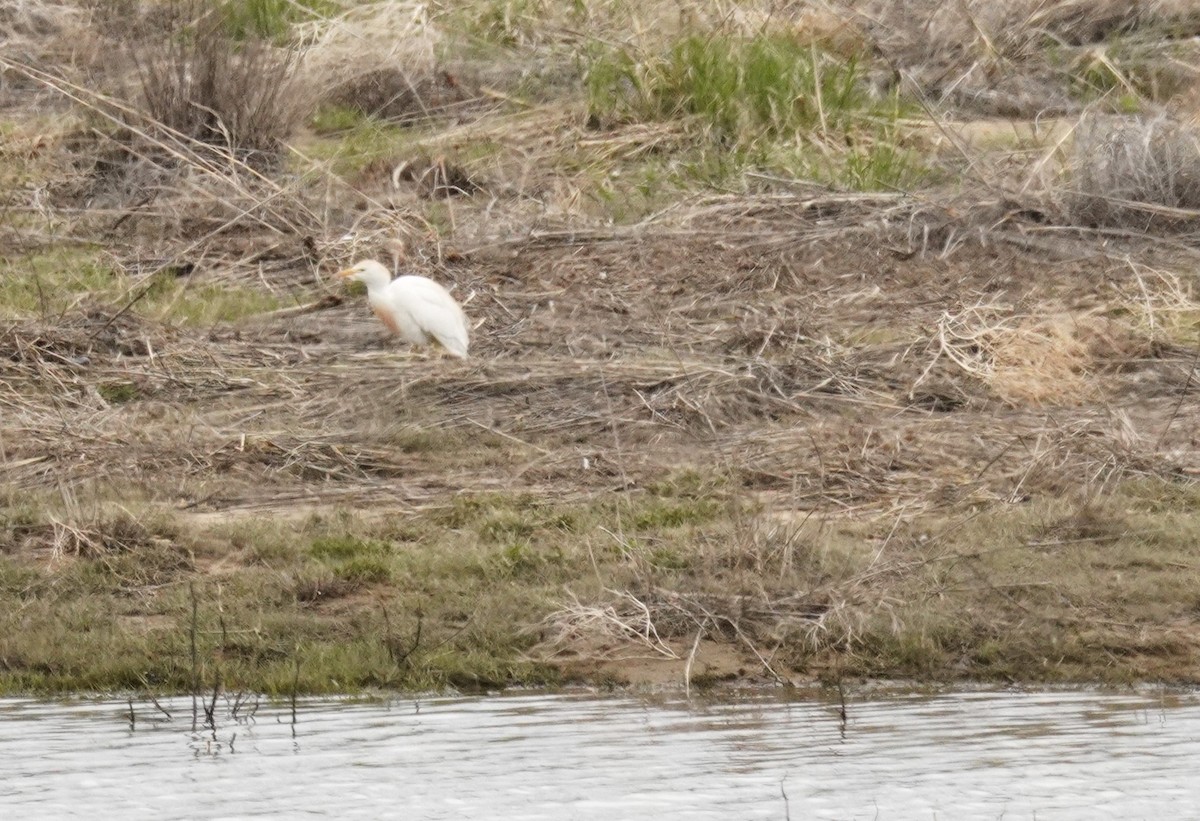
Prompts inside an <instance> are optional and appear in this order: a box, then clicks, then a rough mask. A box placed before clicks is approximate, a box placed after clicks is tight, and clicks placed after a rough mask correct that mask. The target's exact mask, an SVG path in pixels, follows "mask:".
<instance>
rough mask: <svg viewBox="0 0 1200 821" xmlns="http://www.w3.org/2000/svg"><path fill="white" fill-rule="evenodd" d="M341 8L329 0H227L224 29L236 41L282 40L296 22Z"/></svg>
mask: <svg viewBox="0 0 1200 821" xmlns="http://www.w3.org/2000/svg"><path fill="white" fill-rule="evenodd" d="M339 11H340V9H339V7H338V5H337V4H336V3H332V2H329V1H328V0H226V2H224V3H222V4H221V12H222V14H223V15H224V17H225V28H226V31H228V33H229V35H230V36H231V37H233V38H234V39H235V40H249V39H254V38H258V39H263V40H274V41H283V40H285V39H286V38H287V35H288V34H289V33H290V32H291V29H292V26H293V25H295V24H296V23H302V22H307V21H311V20H319V19H325V18H328V17H332V16H334V15H336V14H337V13H338V12H339Z"/></svg>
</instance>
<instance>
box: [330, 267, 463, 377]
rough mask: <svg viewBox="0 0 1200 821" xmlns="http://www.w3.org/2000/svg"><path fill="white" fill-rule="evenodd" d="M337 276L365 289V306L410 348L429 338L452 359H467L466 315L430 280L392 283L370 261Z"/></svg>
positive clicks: (416, 278) (419, 278) (407, 277)
mask: <svg viewBox="0 0 1200 821" xmlns="http://www.w3.org/2000/svg"><path fill="white" fill-rule="evenodd" d="M338 276H340V277H342V278H343V279H350V280H354V281H356V282H362V283H363V284H365V285H366V286H367V304H368V305H370V306H371V309H372V310H373V311H374V312H375V315H376V316H377V317H379V319H380V320H381V321H382V322H383V324H384V325H386V326H387V327H388V328H389V329H390V330H391V331H392V333H394V334H396V335H397V336H399V337H400V338H402V339H404V340H406V341H408V342H411V343H412V344H414V345H428V344H429V342H430V340H431V338H432V340H434V341H436V342H438V344H440V345H441V346H442V347H443V348H445V349H446V350H447V351H449V352H450V353H452V354H453V355H455V356H457V357H459V358H461V359H466V358H467V345H468V344H469V342H470V326H469V325H468V324H467V315H466V314H464V313H463V309H462V307H461V306H460V305H459V304H458V303H457V302H455V301H454V297H452V296H450V292H449V291H447V290H446V289H445V288H443V287H442V286H441V285H438V284H437V283H436V282H434V281H433V280H432V279H427V278H426V277H422V276H416V275H413V274H407V275H405V276H402V277H397V278H396V279H392V275H391V274H390V273H388V269H387V268H385V267H383V265H381V264H380V263H378V262H376V261H375V260H373V259H368V260H363V261H362V262H360V263H358V264H357V265H355V266H354V267H353V268H347V269H346V270H345V271H340V272H338Z"/></svg>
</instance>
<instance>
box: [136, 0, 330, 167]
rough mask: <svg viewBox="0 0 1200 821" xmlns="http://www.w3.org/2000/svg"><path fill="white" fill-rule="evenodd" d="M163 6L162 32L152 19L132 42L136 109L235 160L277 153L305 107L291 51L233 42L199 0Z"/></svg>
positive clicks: (212, 9)
mask: <svg viewBox="0 0 1200 821" xmlns="http://www.w3.org/2000/svg"><path fill="white" fill-rule="evenodd" d="M169 9H170V11H171V18H170V20H169V21H168V22H167V26H166V28H167V31H166V32H165V33H162V32H159V30H158V29H159V26H160V25H161V24H160V23H159V22H157V21H156V23H155V26H154V28H153V30H152V31H150V32H142V33H141V36H135V37H134V39H133V41H132V49H131V56H132V58H133V61H134V64H135V66H136V69H137V77H138V81H139V84H140V89H141V103H142V106H144V108H142V109H141V113H144V114H145V115H146V116H147V117H148V118H149V119H150V120H152V121H153V122H155V123H157V124H159V125H160V126H162V127H164V128H166V129H168V130H169V131H170V132H171V133H172V134H175V135H183V136H184V137H187V138H191V139H194V140H198V141H200V142H203V143H209V144H212V145H216V146H220V147H222V148H224V149H225V150H228V151H230V152H232V153H234V154H235V155H237V156H238V157H239V158H241V159H243V160H247V159H250V160H256V161H257V163H258V164H262V162H263V161H264V160H265V161H275V160H277V159H278V158H279V156H280V152H281V150H282V148H283V146H284V143H285V142H286V140H287V139H288V138H289V137H290V136H291V135H292V133H293V131H294V130H295V128H296V126H297V125H299V123H300V121H301V119H302V118H303V117H304V116H305V115H306V114H307V112H308V111H309V109H310V101H309V98H308V95H307V93H306V92H305V90H304V86H303V85H302V84H301V83H300V82H299V78H298V75H297V69H298V65H299V60H300V55H299V52H298V51H297V50H295V49H290V48H283V49H281V48H278V47H276V46H274V45H272V44H271V43H268V42H266V41H264V40H259V39H247V40H243V41H240V42H239V41H236V40H235V39H234V37H233V35H232V34H231V33H230V31H229V28H228V25H227V23H226V20H225V18H224V16H223V15H222V13H221V11H220V7H219V6H215V5H213V4H211V3H209V2H206V0H176V2H175V3H173V4H172V5H171V6H169ZM141 124H142V123H141V122H138V123H136V125H141Z"/></svg>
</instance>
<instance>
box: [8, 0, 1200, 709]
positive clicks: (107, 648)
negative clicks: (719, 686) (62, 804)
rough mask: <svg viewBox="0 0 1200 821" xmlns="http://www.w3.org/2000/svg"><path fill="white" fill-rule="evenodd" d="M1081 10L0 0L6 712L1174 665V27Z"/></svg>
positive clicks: (1185, 22)
mask: <svg viewBox="0 0 1200 821" xmlns="http://www.w3.org/2000/svg"><path fill="white" fill-rule="evenodd" d="M1096 5H1097V4H1086V8H1085V4H1081V3H1074V2H1062V3H1052V4H1046V3H1032V2H1030V3H1011V4H1004V5H1003V7H1001V6H1000V5H997V4H989V3H982V2H979V3H975V2H967V3H933V2H930V3H928V4H916V6H919V7H925V6H927V8H924V10H923V11H921V13H919V14H914V13H913V9H912V8H910V7H911V6H913V4H891V3H886V2H870V3H842V4H839V3H812V4H794V5H789V6H786V7H781V6H778V5H769V4H762V5H761V7H759V6H758V5H756V4H737V5H736V6H732V5H731V6H729V7H728V8H724V7H720V4H718V6H712V7H708V6H704V7H699V6H697V7H695V8H688V9H686V10H685V11H684V12H683V13H681V12H680V10H679V8H677V6H675V5H672V6H670V8H667V7H658V6H655V5H653V4H652V5H651V6H649V7H647V8H644V9H640V10H639V11H638V13H637V15H636V16H635V23H636V24H635V25H634V26H632V28H630V27H629V26H628V24H627V22H625V21H626V20H627V17H628V14H629V13H630V10H629V9H627V8H626V7H625V6H624V4H622V3H618V2H615V0H614V1H613V2H609V3H598V4H594V5H587V4H583V5H580V4H558V3H553V2H541V3H518V4H513V3H488V2H484V0H479V2H472V3H462V4H453V5H447V6H424V5H418V4H408V3H402V2H383V3H377V4H376V3H373V4H361V5H355V4H347V5H344V6H343V5H338V4H333V3H330V4H311V5H310V4H307V3H301V4H290V3H289V4H278V5H277V4H271V3H244V4H226V5H219V4H209V3H201V2H181V3H169V4H166V5H161V4H147V5H144V6H141V5H136V4H135V5H134V6H132V7H131V8H130V9H126V11H127V12H129V15H130V16H129V19H130V20H132V21H134V22H133V23H131V24H130V25H128V26H122V25H119V24H118V23H117V22H116V20H115V19H109V17H107V16H106V15H107V14H110V13H112V14H115V12H110V11H106V9H105V8H101V7H94V6H91V5H85V6H78V7H76V6H74V5H70V4H67V5H61V6H59V5H44V4H43V5H34V4H17V6H15V7H14V10H13V13H12V14H6V15H0V44H3V45H4V49H3V51H2V52H0V140H2V142H0V243H2V244H3V248H4V251H3V253H2V255H0V687H2V688H4V689H8V690H17V691H29V690H64V689H110V688H127V689H136V690H148V691H151V692H157V691H180V690H182V691H188V690H190V691H192V692H199V691H201V690H203V691H205V692H212V691H214V690H219V689H223V688H228V689H231V690H232V689H239V690H240V689H252V690H258V691H268V692H273V693H286V692H294V691H296V690H305V691H335V692H336V691H346V690H355V689H360V688H365V687H402V688H429V687H445V686H455V687H459V688H472V687H484V688H487V687H500V686H505V685H507V684H512V683H543V684H558V683H564V682H572V681H584V682H588V683H593V684H594V683H660V682H662V683H676V684H682V685H685V686H687V687H697V686H705V685H711V684H715V683H717V682H720V681H725V680H734V681H738V682H746V681H763V682H772V683H776V684H793V683H799V682H803V681H809V680H812V679H814V678H820V679H822V680H829V681H833V680H837V681H841V680H843V679H845V678H847V677H855V676H864V677H887V678H899V677H911V678H917V679H921V680H930V681H941V680H948V679H957V678H970V679H1001V680H1011V681H1033V680H1038V681H1047V680H1048V681H1080V680H1092V681H1097V680H1099V681H1109V682H1125V681H1138V680H1165V681H1172V682H1194V681H1195V680H1196V679H1197V670H1198V669H1200V668H1198V667H1197V652H1198V651H1200V609H1198V606H1197V605H1198V600H1197V597H1196V590H1197V589H1200V586H1198V582H1200V572H1198V571H1200V504H1198V503H1200V485H1198V481H1200V449H1198V448H1197V442H1198V439H1200V384H1198V380H1200V374H1198V373H1197V367H1198V365H1200V324H1198V323H1200V302H1197V300H1196V295H1195V287H1196V272H1197V271H1198V270H1200V251H1198V246H1197V237H1198V236H1200V232H1198V231H1197V228H1198V226H1200V223H1198V222H1197V217H1200V210H1197V209H1198V208H1200V183H1197V180H1200V131H1198V130H1197V126H1196V121H1195V115H1196V112H1197V111H1200V109H1197V108H1196V102H1195V101H1196V100H1200V95H1197V94H1195V93H1193V90H1194V89H1196V88H1200V86H1197V85H1196V80H1197V77H1198V76H1200V55H1197V54H1196V53H1195V52H1194V51H1192V52H1189V51H1188V48H1189V43H1191V42H1192V40H1193V39H1194V34H1195V33H1196V32H1197V31H1200V17H1197V15H1196V14H1195V13H1194V11H1192V10H1191V9H1190V6H1189V5H1187V4H1180V5H1179V6H1178V7H1175V6H1172V5H1171V4H1169V3H1165V2H1164V3H1147V4H1143V5H1140V6H1138V7H1137V8H1136V9H1135V10H1132V11H1131V10H1129V8H1128V6H1129V4H1099V6H1102V7H1103V8H1102V9H1100V10H1099V11H1096V10H1095V9H1093V7H1094V6H1096ZM900 6H904V9H906V10H907V11H904V10H902V9H900V8H899V7H900ZM1001 8H1003V9H1004V11H1003V12H1001V10H1000V9H1001ZM1085 12H1086V13H1085ZM81 32H87V35H86V38H85V39H84V40H83V41H81V43H80V44H79V45H78V47H74V48H68V47H67V45H68V44H69V43H73V42H75V41H76V40H77V39H79V38H81V37H83V35H82V34H81ZM584 32H592V34H585V33H584ZM382 33H387V34H390V35H393V36H382ZM939 43H941V44H948V43H953V44H954V47H953V48H949V47H947V48H940V47H937V48H935V46H936V45H937V44H939ZM705 44H707V45H705ZM713 44H715V45H713ZM1152 44H1156V45H1157V46H1158V47H1159V48H1158V49H1157V50H1156V49H1154V48H1151V47H1150V46H1151V45H1152ZM1163 49H1167V50H1168V51H1169V53H1170V55H1171V57H1170V59H1169V60H1164V59H1162V54H1163V53H1164V52H1163ZM781 66H788V67H790V68H788V69H787V70H786V71H785V70H782V69H781V68H780V67H781ZM1189 95H1191V96H1189ZM1031 101H1036V104H1035V102H1031ZM997 115H1002V116H1003V117H1005V118H1006V119H1003V120H1002V119H999V118H998V116H997ZM402 244H403V245H402ZM401 247H405V248H406V249H407V263H406V264H407V265H408V266H409V267H411V268H413V269H415V270H416V271H417V272H419V273H422V274H425V275H427V276H431V277H433V278H435V279H437V280H439V281H441V282H444V283H446V284H447V285H448V286H450V287H451V288H452V290H453V293H454V294H455V296H456V297H457V298H458V299H459V300H460V301H461V302H462V303H463V304H464V305H465V308H466V311H467V313H468V315H469V316H470V318H471V320H472V323H473V324H474V331H473V336H472V349H471V358H470V359H469V360H466V361H465V362H459V361H457V360H451V359H450V358H448V357H443V356H439V355H438V354H437V353H436V352H433V353H431V352H428V351H413V350H410V349H408V348H405V347H404V346H403V345H401V344H400V343H399V342H398V341H397V340H395V339H394V338H390V337H388V336H387V335H386V332H385V329H384V328H383V327H382V326H380V325H379V324H378V323H377V322H376V320H375V319H374V317H372V316H371V314H370V312H369V310H368V308H367V306H366V304H365V300H364V298H363V296H362V294H361V293H358V292H352V291H343V290H342V288H341V285H340V283H337V282H335V281H333V278H332V276H331V274H332V272H333V271H336V270H337V269H338V268H339V267H342V266H343V265H344V264H345V263H347V262H351V261H354V260H356V259H359V258H362V257H368V256H371V257H376V258H378V259H380V260H381V261H384V262H385V263H387V264H393V263H395V262H397V261H398V260H399V250H400V248H401Z"/></svg>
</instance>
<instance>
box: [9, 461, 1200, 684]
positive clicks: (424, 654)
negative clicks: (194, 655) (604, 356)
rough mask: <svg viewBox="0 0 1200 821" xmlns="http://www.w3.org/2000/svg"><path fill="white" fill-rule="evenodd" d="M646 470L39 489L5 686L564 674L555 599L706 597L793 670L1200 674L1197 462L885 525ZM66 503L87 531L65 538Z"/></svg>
mask: <svg viewBox="0 0 1200 821" xmlns="http://www.w3.org/2000/svg"><path fill="white" fill-rule="evenodd" d="M654 490H655V492H652V493H644V494H640V495H632V496H624V495H623V496H621V497H620V498H613V497H603V498H597V499H594V500H581V501H578V502H572V503H558V502H550V501H547V500H545V499H539V498H535V497H529V496H508V495H504V494H494V495H490V496H478V497H471V498H460V499H458V500H455V501H454V502H453V503H451V504H450V505H448V506H447V507H445V508H442V509H433V510H427V511H423V512H417V513H410V514H407V515H404V516H399V515H394V516H386V517H376V516H365V515H361V514H358V513H355V512H353V511H341V512H337V513H333V514H321V515H314V516H311V517H308V518H306V519H300V520H288V519H273V520H270V521H264V520H254V519H247V520H244V521H237V522H230V523H224V524H215V525H210V524H199V525H196V526H189V525H188V524H187V521H186V520H180V519H175V518H163V517H156V516H154V515H153V514H152V513H145V514H142V513H139V512H137V511H134V512H133V513H130V512H121V511H118V510H117V509H116V508H115V507H114V508H113V509H112V510H107V512H106V511H105V510H100V511H97V513H96V515H95V516H93V517H91V518H89V519H88V520H86V521H82V522H80V521H74V520H71V519H70V517H69V516H68V515H67V513H66V511H64V510H62V509H60V505H61V503H59V502H55V500H54V499H53V498H52V497H50V496H47V497H45V498H44V499H29V500H26V501H27V504H25V505H24V506H21V505H19V504H17V500H16V499H15V498H14V499H11V500H10V501H12V504H10V505H8V506H7V507H5V508H4V518H3V519H2V520H0V535H2V536H3V539H2V540H0V593H3V594H4V595H6V596H8V597H9V598H10V599H11V600H14V601H19V602H20V606H19V607H13V608H2V609H0V657H2V658H4V659H5V661H6V664H5V666H4V667H3V669H0V691H5V692H28V691H63V690H71V689H100V690H104V689H114V688H132V689H150V690H152V691H184V692H186V691H187V690H188V689H189V688H191V687H193V686H194V683H195V682H196V681H199V682H200V683H201V687H202V688H204V689H208V688H211V687H212V686H214V683H215V682H219V683H220V684H221V685H222V686H224V687H226V688H229V689H248V690H257V691H263V692H268V693H273V694H282V693H286V692H288V691H290V689H291V687H292V681H293V678H294V677H295V676H296V673H297V668H298V670H299V684H298V686H299V688H300V689H301V690H302V691H305V692H317V693H323V692H348V691H349V692H354V691H357V690H361V689H363V688H376V687H386V688H401V689H428V688H439V687H448V686H452V687H467V688H474V687H484V688H490V687H497V686H505V685H508V684H540V683H546V682H553V681H555V680H556V679H557V676H558V675H559V672H558V669H557V668H556V667H555V666H554V665H552V664H549V663H546V662H540V661H537V660H536V659H537V658H538V656H537V654H536V653H534V654H532V655H531V650H533V649H534V648H535V646H536V645H537V644H538V642H539V640H540V637H541V635H542V632H541V628H539V627H538V626H539V625H542V624H544V623H545V621H544V620H546V619H547V618H548V617H550V616H551V615H552V614H555V613H556V612H558V613H561V612H562V608H563V606H564V603H565V602H568V601H571V602H576V603H580V604H583V605H585V606H586V605H593V606H595V607H596V608H597V610H596V612H601V611H600V608H609V609H607V610H604V612H607V613H610V614H612V615H620V614H621V613H627V614H628V615H626V616H625V617H626V618H629V619H631V620H633V621H631V623H634V624H636V623H638V622H637V621H636V619H638V618H645V617H646V616H647V615H648V616H649V618H651V620H652V622H653V624H654V627H655V631H656V633H657V634H658V636H659V638H661V639H662V640H664V641H669V642H676V643H677V644H678V646H679V647H680V648H682V650H683V651H686V650H687V648H688V647H690V646H691V642H692V641H693V640H694V638H695V635H696V631H697V629H698V628H699V625H700V624H702V623H705V620H706V619H707V620H709V623H710V625H711V626H712V631H711V635H710V639H711V640H715V641H722V640H730V641H733V640H734V639H732V638H731V637H730V636H729V635H727V634H726V633H725V632H723V630H724V628H723V627H722V625H731V624H736V625H737V626H738V631H739V632H740V635H741V636H742V638H741V639H739V640H738V641H742V642H744V641H747V640H749V641H751V642H753V643H754V644H755V646H756V647H757V648H758V649H759V650H760V651H761V652H763V653H765V654H766V655H767V656H769V657H770V658H771V659H772V664H775V665H777V666H780V667H782V668H784V669H787V670H791V671H794V672H795V674H796V675H801V676H803V675H813V676H822V675H827V674H833V673H836V674H837V675H868V676H882V677H889V678H896V677H916V678H921V679H923V680H943V679H947V678H951V679H952V678H959V677H964V676H965V677H970V678H975V679H992V680H1012V679H1016V680H1022V681H1033V680H1040V681H1070V680H1080V679H1083V678H1090V679H1099V680H1104V681H1114V682H1116V681H1133V680H1146V679H1147V678H1166V679H1171V680H1180V679H1186V678H1187V677H1188V676H1191V675H1194V671H1193V665H1192V650H1193V648H1192V647H1191V644H1190V643H1189V640H1188V639H1187V638H1186V634H1185V633H1180V632H1179V630H1178V629H1177V626H1178V625H1181V624H1186V623H1189V620H1192V619H1194V618H1195V614H1196V613H1197V612H1200V596H1197V594H1196V592H1195V591H1196V590H1197V589H1200V588H1198V586H1197V585H1198V584H1200V548H1197V545H1198V544H1200V514H1198V513H1197V510H1198V509H1200V508H1198V507H1197V505H1196V501H1197V493H1198V491H1197V490H1196V488H1195V486H1194V485H1188V484H1183V483H1179V484H1175V483H1165V482H1149V481H1144V480H1143V481H1136V482H1130V483H1128V484H1127V485H1123V486H1121V487H1119V488H1117V489H1116V491H1115V492H1114V494H1113V495H1111V496H1108V497H1103V498H1096V499H1091V500H1088V501H1071V500H1067V499H1042V500H1037V501H1034V502H1032V503H1029V504H1024V505H996V506H995V507H993V508H990V509H987V510H985V511H977V512H975V513H971V512H963V513H962V514H961V515H955V516H951V517H947V518H942V517H940V516H939V515H938V514H930V515H924V516H921V517H918V518H916V519H912V520H907V521H904V522H900V523H897V522H896V520H895V518H894V516H888V517H883V518H881V519H874V518H871V517H865V516H864V517H855V518H854V519H845V518H834V519H828V520H819V519H818V518H813V519H811V520H810V519H809V518H800V519H796V518H789V517H777V516H775V515H773V514H772V513H771V511H764V510H761V509H760V508H759V507H758V506H757V505H756V504H750V503H749V501H747V500H738V499H737V498H730V493H731V491H730V490H729V489H728V487H727V484H726V479H725V477H724V476H722V475H707V474H705V473H703V472H702V471H694V472H692V471H681V472H679V473H676V474H673V475H671V476H668V477H665V478H664V479H662V480H660V481H659V482H657V483H654ZM56 505H59V506H56ZM56 520H57V521H60V522H63V523H65V524H68V525H70V527H71V528H73V529H75V530H78V531H80V532H81V533H83V534H84V536H85V537H86V538H85V539H84V540H82V541H76V542H71V541H70V540H69V539H67V540H66V541H63V539H64V538H65V537H64V536H63V534H64V533H65V532H66V531H63V530H59V531H54V530H52V529H51V528H50V524H51V523H52V522H53V521H56ZM397 520H400V521H402V524H403V528H402V529H403V534H404V535H403V539H404V540H403V542H398V541H396V538H395V535H394V534H395V533H397V532H398V531H397V527H398V525H397ZM56 539H57V540H58V542H57V543H58V550H59V553H60V558H58V559H56V560H54V561H49V560H48V559H47V557H48V556H49V555H50V552H51V548H52V546H53V545H54V544H55V543H56V542H55V540H56ZM619 591H627V593H626V594H625V595H621V594H619ZM568 592H569V595H568ZM630 597H632V598H630ZM635 601H637V602H641V603H642V605H643V606H644V608H645V609H644V610H643V609H642V608H641V607H640V606H639V607H636V608H631V605H632V603H633V602H635ZM193 613H194V614H195V615H194V616H193ZM193 619H194V620H193ZM714 620H715V621H714ZM588 623H591V624H595V623H596V622H595V621H590V622H588V621H585V622H584V624H588ZM581 629H582V628H581ZM551 632H553V631H551ZM193 641H195V643H196V646H197V651H198V661H197V665H196V667H195V668H193V667H192V660H191V653H190V646H191V643H192V642H193ZM735 643H736V642H735ZM738 646H741V645H740V644H739V645H738ZM748 663H749V664H751V666H753V660H751V661H749V662H748ZM831 671H832V673H831Z"/></svg>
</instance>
